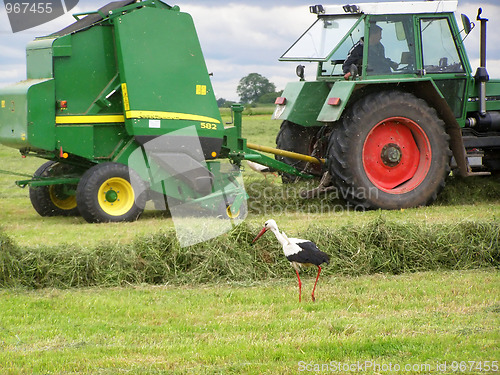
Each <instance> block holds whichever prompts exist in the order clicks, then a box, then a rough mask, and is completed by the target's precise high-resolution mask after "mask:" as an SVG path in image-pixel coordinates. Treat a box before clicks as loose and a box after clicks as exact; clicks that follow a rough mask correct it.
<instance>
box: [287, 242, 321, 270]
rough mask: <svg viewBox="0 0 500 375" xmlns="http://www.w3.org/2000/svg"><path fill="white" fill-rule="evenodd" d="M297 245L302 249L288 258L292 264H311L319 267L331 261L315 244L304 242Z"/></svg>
mask: <svg viewBox="0 0 500 375" xmlns="http://www.w3.org/2000/svg"><path fill="white" fill-rule="evenodd" d="M296 244H297V246H299V247H300V248H301V250H300V251H299V252H297V253H295V254H291V255H289V256H287V257H286V258H287V259H288V260H289V261H290V262H297V263H311V264H314V265H316V266H319V265H320V264H323V263H326V264H328V262H329V261H330V257H329V256H328V254H326V253H324V252H323V251H321V250H320V249H318V247H317V246H316V244H315V243H314V242H311V241H304V242H298V243H296Z"/></svg>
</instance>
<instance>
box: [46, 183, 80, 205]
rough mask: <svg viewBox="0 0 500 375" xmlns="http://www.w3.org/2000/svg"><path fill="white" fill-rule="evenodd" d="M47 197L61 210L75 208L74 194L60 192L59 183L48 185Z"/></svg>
mask: <svg viewBox="0 0 500 375" xmlns="http://www.w3.org/2000/svg"><path fill="white" fill-rule="evenodd" d="M49 197H50V201H51V202H52V203H53V204H54V206H56V207H57V208H59V209H61V210H63V211H69V210H73V209H75V208H76V196H74V195H67V194H65V193H63V192H61V185H51V186H49Z"/></svg>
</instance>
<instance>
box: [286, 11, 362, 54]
mask: <svg viewBox="0 0 500 375" xmlns="http://www.w3.org/2000/svg"><path fill="white" fill-rule="evenodd" d="M358 21H359V17H351V16H348V17H346V16H342V17H338V16H337V17H320V18H318V20H317V21H316V22H315V23H314V24H313V25H312V26H311V27H310V28H309V29H308V30H307V31H306V32H305V33H304V34H303V35H302V36H301V37H300V39H299V40H297V41H296V42H295V43H294V44H293V45H292V46H291V47H290V49H289V50H288V51H286V52H285V53H284V54H283V56H281V58H280V60H284V61H287V60H288V61H290V60H299V61H325V60H326V59H327V58H328V56H329V55H330V53H331V52H332V51H333V49H334V48H335V47H336V46H337V44H339V43H340V42H341V41H342V40H343V38H344V37H345V35H346V33H348V32H349V31H350V30H351V29H352V28H353V26H354V25H355V24H356V22H358Z"/></svg>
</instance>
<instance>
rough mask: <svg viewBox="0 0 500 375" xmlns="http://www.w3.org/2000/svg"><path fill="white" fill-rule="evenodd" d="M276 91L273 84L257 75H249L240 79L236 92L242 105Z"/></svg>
mask: <svg viewBox="0 0 500 375" xmlns="http://www.w3.org/2000/svg"><path fill="white" fill-rule="evenodd" d="M275 91H276V86H275V85H274V83H272V82H270V81H269V80H268V79H267V78H266V77H264V76H262V75H260V74H259V73H250V74H249V75H247V76H246V77H243V78H242V79H240V83H239V84H238V87H237V88H236V92H237V93H238V95H239V96H240V100H241V102H242V103H254V102H256V101H257V100H258V99H259V98H260V97H261V96H262V95H265V94H269V93H273V92H275Z"/></svg>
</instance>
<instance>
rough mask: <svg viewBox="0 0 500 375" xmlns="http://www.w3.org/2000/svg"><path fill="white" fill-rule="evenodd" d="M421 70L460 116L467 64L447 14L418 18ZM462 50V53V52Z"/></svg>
mask: <svg viewBox="0 0 500 375" xmlns="http://www.w3.org/2000/svg"><path fill="white" fill-rule="evenodd" d="M418 23H419V27H420V35H421V51H422V56H421V58H422V68H423V70H422V72H423V74H424V75H425V76H431V77H432V79H433V80H434V82H435V84H436V86H437V87H438V88H439V90H440V91H441V93H442V94H443V96H444V98H445V99H446V101H447V103H448V105H449V106H450V108H451V110H452V111H453V114H454V115H455V117H456V118H461V117H463V114H464V109H465V104H466V103H465V102H464V99H465V97H466V96H465V93H466V92H467V91H466V90H467V84H468V81H467V76H468V74H467V71H470V66H469V65H468V64H467V59H466V58H465V56H463V55H462V53H463V52H462V51H460V50H459V48H458V46H457V43H456V42H455V39H454V37H453V35H456V36H458V37H460V34H459V32H458V30H454V29H453V28H452V25H451V23H450V21H449V19H448V18H447V17H419V19H418ZM461 52H462V53H461Z"/></svg>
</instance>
